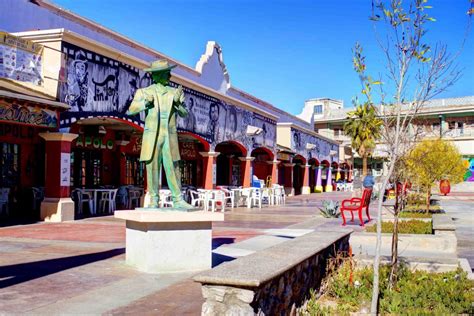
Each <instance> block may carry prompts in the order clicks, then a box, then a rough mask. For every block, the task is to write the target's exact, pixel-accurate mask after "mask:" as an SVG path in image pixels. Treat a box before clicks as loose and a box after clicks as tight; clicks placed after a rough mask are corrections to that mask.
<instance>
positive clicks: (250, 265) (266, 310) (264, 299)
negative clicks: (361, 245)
mask: <svg viewBox="0 0 474 316" xmlns="http://www.w3.org/2000/svg"><path fill="white" fill-rule="evenodd" d="M350 233H351V231H346V232H343V233H341V232H338V233H335V232H315V233H310V234H308V235H304V236H302V237H299V238H296V239H293V240H290V241H288V242H285V243H283V244H280V245H277V246H274V247H271V248H268V249H265V250H263V251H260V252H257V253H255V254H252V255H249V256H247V257H243V258H239V259H237V260H235V261H232V262H229V263H226V264H223V265H221V266H219V267H217V268H215V269H213V270H210V271H209V272H206V273H204V274H201V275H198V276H197V277H195V280H196V281H198V282H201V283H202V293H203V297H204V298H205V299H206V302H205V303H204V304H203V307H202V315H294V314H296V309H297V308H299V307H301V306H303V305H304V303H305V302H306V301H307V300H308V299H309V297H310V290H311V289H316V290H317V289H319V287H320V285H321V281H322V280H323V278H324V277H325V276H326V266H327V262H328V259H330V258H334V257H335V256H336V254H337V253H345V254H347V251H348V249H349V236H350Z"/></svg>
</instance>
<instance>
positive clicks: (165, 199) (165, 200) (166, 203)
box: [160, 189, 173, 207]
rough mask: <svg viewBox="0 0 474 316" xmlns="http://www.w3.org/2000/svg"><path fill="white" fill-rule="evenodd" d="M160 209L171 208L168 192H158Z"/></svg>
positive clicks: (169, 192) (171, 203) (169, 193)
mask: <svg viewBox="0 0 474 316" xmlns="http://www.w3.org/2000/svg"><path fill="white" fill-rule="evenodd" d="M160 207H173V200H172V198H171V191H170V190H164V189H163V190H160Z"/></svg>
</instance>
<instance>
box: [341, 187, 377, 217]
mask: <svg viewBox="0 0 474 316" xmlns="http://www.w3.org/2000/svg"><path fill="white" fill-rule="evenodd" d="M371 195H372V189H364V193H362V198H352V199H350V200H344V201H342V207H341V215H342V220H343V223H342V226H345V225H346V217H345V216H344V212H345V211H349V212H351V216H352V220H351V222H353V221H354V212H358V213H359V220H360V226H364V220H363V219H362V211H363V210H364V208H365V212H366V214H367V218H368V219H369V221H370V214H369V204H370V197H371Z"/></svg>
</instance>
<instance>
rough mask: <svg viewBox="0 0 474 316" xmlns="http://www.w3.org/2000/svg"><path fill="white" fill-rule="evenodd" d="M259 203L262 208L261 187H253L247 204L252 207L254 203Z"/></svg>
mask: <svg viewBox="0 0 474 316" xmlns="http://www.w3.org/2000/svg"><path fill="white" fill-rule="evenodd" d="M254 203H255V204H258V208H262V190H261V189H260V188H251V191H250V199H249V203H248V204H247V207H248V208H251V207H252V205H255V204H254Z"/></svg>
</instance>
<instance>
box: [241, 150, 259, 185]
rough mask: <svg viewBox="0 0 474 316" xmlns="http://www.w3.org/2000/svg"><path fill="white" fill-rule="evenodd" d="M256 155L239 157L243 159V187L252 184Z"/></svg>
mask: <svg viewBox="0 0 474 316" xmlns="http://www.w3.org/2000/svg"><path fill="white" fill-rule="evenodd" d="M254 159H255V157H239V160H240V161H242V187H244V188H250V185H251V184H252V176H253V172H252V161H253V160H254Z"/></svg>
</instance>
